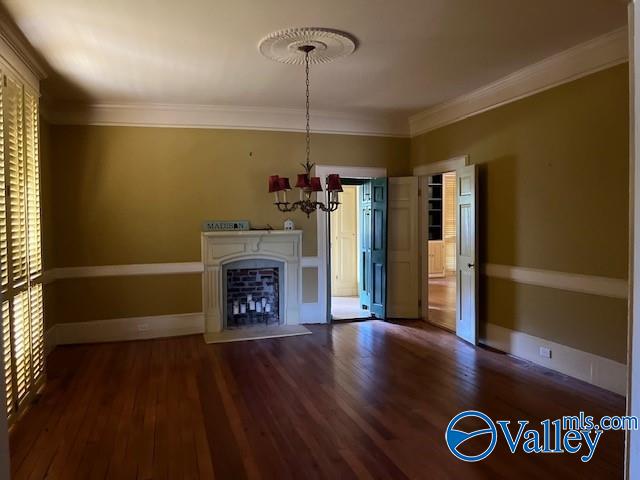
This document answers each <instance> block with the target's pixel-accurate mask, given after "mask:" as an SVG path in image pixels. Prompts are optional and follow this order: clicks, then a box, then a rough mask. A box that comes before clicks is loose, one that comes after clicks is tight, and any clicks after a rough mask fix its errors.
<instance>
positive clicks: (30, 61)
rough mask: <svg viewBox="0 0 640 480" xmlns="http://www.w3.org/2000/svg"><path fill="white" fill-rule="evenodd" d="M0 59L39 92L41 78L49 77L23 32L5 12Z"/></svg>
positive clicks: (1, 16)
mask: <svg viewBox="0 0 640 480" xmlns="http://www.w3.org/2000/svg"><path fill="white" fill-rule="evenodd" d="M0 59H1V60H2V63H3V65H4V67H5V68H9V70H11V72H12V74H13V75H16V76H17V77H19V78H20V79H21V80H23V81H24V82H25V83H26V84H28V85H29V86H30V87H31V88H33V89H34V90H35V91H36V92H38V93H39V91H40V80H43V79H45V78H46V77H47V74H46V71H45V69H44V67H43V66H42V64H41V63H40V61H39V60H38V59H37V58H36V56H35V54H34V53H33V48H32V47H31V45H30V44H29V42H28V41H27V40H26V39H25V37H24V35H23V34H22V32H21V31H20V30H18V29H17V28H16V27H15V26H14V24H13V22H12V21H11V20H10V19H8V18H7V17H6V15H5V14H0Z"/></svg>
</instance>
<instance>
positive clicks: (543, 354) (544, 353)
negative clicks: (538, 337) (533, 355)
mask: <svg viewBox="0 0 640 480" xmlns="http://www.w3.org/2000/svg"><path fill="white" fill-rule="evenodd" d="M540 356H541V357H544V358H551V349H550V348H547V347H540Z"/></svg>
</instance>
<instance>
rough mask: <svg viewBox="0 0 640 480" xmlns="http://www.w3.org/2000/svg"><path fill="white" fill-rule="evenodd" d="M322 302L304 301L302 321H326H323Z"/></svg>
mask: <svg viewBox="0 0 640 480" xmlns="http://www.w3.org/2000/svg"><path fill="white" fill-rule="evenodd" d="M322 318H323V317H322V313H321V308H320V304H319V303H318V302H316V303H303V304H301V305H300V323H325V322H324V321H322Z"/></svg>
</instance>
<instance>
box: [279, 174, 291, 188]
mask: <svg viewBox="0 0 640 480" xmlns="http://www.w3.org/2000/svg"><path fill="white" fill-rule="evenodd" d="M278 185H279V187H280V190H291V185H289V179H288V178H287V177H278Z"/></svg>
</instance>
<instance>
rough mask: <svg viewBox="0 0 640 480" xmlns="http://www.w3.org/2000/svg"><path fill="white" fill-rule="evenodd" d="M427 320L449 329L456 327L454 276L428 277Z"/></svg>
mask: <svg viewBox="0 0 640 480" xmlns="http://www.w3.org/2000/svg"><path fill="white" fill-rule="evenodd" d="M429 321H430V322H431V323H433V324H435V325H438V326H439V327H443V328H446V329H447V330H449V331H455V329H456V277H455V274H453V275H447V276H446V277H444V278H430V279H429Z"/></svg>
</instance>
